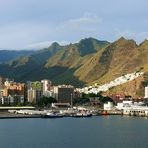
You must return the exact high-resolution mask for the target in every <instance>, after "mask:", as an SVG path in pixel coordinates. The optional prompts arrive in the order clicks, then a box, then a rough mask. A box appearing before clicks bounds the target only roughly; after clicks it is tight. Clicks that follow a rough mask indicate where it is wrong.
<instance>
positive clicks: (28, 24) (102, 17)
mask: <svg viewBox="0 0 148 148" xmlns="http://www.w3.org/2000/svg"><path fill="white" fill-rule="evenodd" d="M147 7H148V0H0V49H39V48H43V47H48V46H49V45H50V44H51V43H52V42H53V41H57V42H59V43H60V44H67V43H70V42H77V41H79V40H80V39H82V38H86V37H95V38H97V39H99V40H108V41H114V40H116V39H118V38H119V37H121V36H124V37H126V38H129V39H130V38H133V39H135V40H136V41H137V42H138V43H139V42H141V41H143V40H144V39H145V38H148V9H147Z"/></svg>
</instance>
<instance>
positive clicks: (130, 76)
mask: <svg viewBox="0 0 148 148" xmlns="http://www.w3.org/2000/svg"><path fill="white" fill-rule="evenodd" d="M141 75H143V72H134V73H130V74H126V75H123V76H121V77H118V78H117V79H115V80H113V81H111V82H109V83H106V84H104V85H101V86H98V85H97V84H95V85H93V86H89V87H84V88H82V89H80V90H79V91H80V92H83V93H86V94H89V93H95V94H97V93H98V92H101V91H107V90H109V89H110V88H112V87H115V86H118V85H121V84H124V83H127V82H128V81H132V80H134V79H136V78H138V77H139V76H141Z"/></svg>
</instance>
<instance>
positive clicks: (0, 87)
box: [0, 72, 148, 117]
mask: <svg viewBox="0 0 148 148" xmlns="http://www.w3.org/2000/svg"><path fill="white" fill-rule="evenodd" d="M142 74H143V73H142V72H134V73H131V74H127V75H124V76H121V77H119V78H117V79H115V80H113V81H111V82H109V83H107V84H104V85H102V86H98V85H97V84H94V85H92V86H88V87H84V88H75V87H74V86H72V85H66V84H63V85H58V86H54V85H53V84H52V82H51V81H50V80H47V79H44V80H41V81H35V82H32V81H28V82H27V83H19V82H15V81H14V80H10V79H8V78H3V77H0V106H1V107H0V108H1V110H8V112H9V113H13V114H14V113H18V114H31V115H37V114H38V115H44V116H45V115H46V116H47V117H61V116H62V117H63V116H72V115H74V116H80V117H84V116H87V117H88V116H89V117H90V116H92V115H108V114H115V115H116V114H117V115H118V114H120V115H122V114H126V115H136V116H137V115H138V116H148V107H147V99H148V86H146V87H145V92H144V93H145V96H143V97H142V98H132V96H123V95H122V96H121V95H120V94H114V95H111V96H105V95H104V94H103V92H104V91H107V90H108V89H109V88H111V87H114V86H117V85H120V84H123V83H126V82H128V81H132V80H133V79H135V78H137V77H139V76H141V75H142ZM12 109H16V110H12ZM18 109H23V110H18ZM27 109H28V110H27ZM30 109H31V110H30ZM57 112H58V114H57ZM51 113H52V114H51ZM53 113H54V114H53Z"/></svg>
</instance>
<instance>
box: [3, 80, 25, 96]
mask: <svg viewBox="0 0 148 148" xmlns="http://www.w3.org/2000/svg"><path fill="white" fill-rule="evenodd" d="M24 88H25V84H24V83H16V82H14V81H5V83H4V89H3V96H4V97H8V96H9V95H12V96H13V95H15V96H16V95H24Z"/></svg>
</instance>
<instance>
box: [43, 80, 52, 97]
mask: <svg viewBox="0 0 148 148" xmlns="http://www.w3.org/2000/svg"><path fill="white" fill-rule="evenodd" d="M41 83H42V85H43V95H44V96H46V95H47V94H48V91H49V90H50V89H51V84H52V83H51V81H50V80H47V79H45V80H42V81H41Z"/></svg>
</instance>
